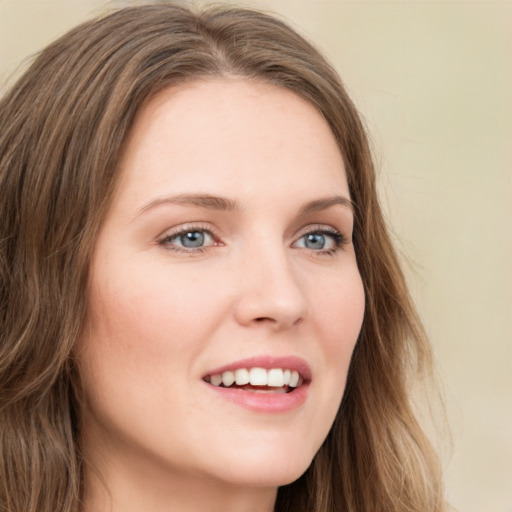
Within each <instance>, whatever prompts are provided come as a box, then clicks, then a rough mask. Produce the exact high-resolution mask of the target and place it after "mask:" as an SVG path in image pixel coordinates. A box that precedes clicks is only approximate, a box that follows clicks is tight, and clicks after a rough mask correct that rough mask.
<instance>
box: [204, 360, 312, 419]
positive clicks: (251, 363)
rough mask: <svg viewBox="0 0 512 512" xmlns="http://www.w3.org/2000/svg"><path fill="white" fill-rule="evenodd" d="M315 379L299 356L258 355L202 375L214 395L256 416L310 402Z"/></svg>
mask: <svg viewBox="0 0 512 512" xmlns="http://www.w3.org/2000/svg"><path fill="white" fill-rule="evenodd" d="M311 379H312V373H311V368H310V366H309V364H308V363H307V362H306V361H305V360H304V359H302V358H300V357H295V356H288V357H274V356H256V357H251V358H248V359H244V360H241V361H237V362H233V363H230V364H227V365H224V366H221V367H218V368H216V369H213V370H210V372H209V373H208V374H206V375H204V376H203V378H202V380H203V382H204V383H205V385H206V386H208V388H209V389H210V390H211V391H212V392H214V394H215V396H216V397H218V398H221V399H223V400H227V401H228V402H231V403H233V404H235V405H238V406H242V407H243V408H246V409H249V410H251V411H255V412H257V413H286V412H290V411H293V410H297V409H300V408H301V407H302V406H303V405H304V403H305V402H306V401H307V398H308V395H309V390H310V384H311Z"/></svg>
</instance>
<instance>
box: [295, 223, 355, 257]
mask: <svg viewBox="0 0 512 512" xmlns="http://www.w3.org/2000/svg"><path fill="white" fill-rule="evenodd" d="M344 242H345V238H344V237H343V235H342V234H341V233H339V232H338V231H336V230H334V229H325V228H323V229H317V230H315V231H310V232H309V233H306V234H305V235H302V236H301V237H300V238H299V239H298V240H297V241H296V242H295V244H294V246H295V247H299V248H304V249H310V250H311V251H316V252H321V253H334V252H336V250H337V249H339V248H340V247H341V246H342V245H343V243H344Z"/></svg>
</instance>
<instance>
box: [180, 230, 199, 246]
mask: <svg viewBox="0 0 512 512" xmlns="http://www.w3.org/2000/svg"><path fill="white" fill-rule="evenodd" d="M180 242H181V243H182V245H183V247H190V248H195V247H202V246H203V244H204V233H201V231H189V232H188V233H185V234H183V235H181V236H180Z"/></svg>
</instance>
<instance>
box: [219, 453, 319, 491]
mask: <svg viewBox="0 0 512 512" xmlns="http://www.w3.org/2000/svg"><path fill="white" fill-rule="evenodd" d="M264 451H265V450H264ZM295 452H297V450H295ZM314 455H315V454H314V453H313V454H304V453H287V454H283V453H282V451H280V450H275V451H274V452H273V453H269V452H267V455H263V454H262V453H259V454H254V455H253V456H250V455H249V454H247V453H246V454H244V455H239V456H238V457H237V459H235V460H223V461H222V462H221V461H219V460H218V461H217V464H216V466H217V471H218V469H221V470H222V475H221V478H222V479H223V480H224V481H226V482H229V483H230V484H234V485H237V486H241V487H280V486H283V485H288V484H290V483H292V482H294V481H295V480H297V479H298V478H299V477H300V476H301V475H302V474H303V473H304V472H305V471H306V470H307V469H308V467H309V466H310V464H311V461H312V460H313V457H314Z"/></svg>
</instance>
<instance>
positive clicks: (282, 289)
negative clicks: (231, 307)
mask: <svg viewBox="0 0 512 512" xmlns="http://www.w3.org/2000/svg"><path fill="white" fill-rule="evenodd" d="M288 250H290V249H288ZM286 251H287V249H286V248H285V247H281V248H280V249H275V247H274V248H272V249H270V250H267V251H265V250H260V251H258V252H253V253H252V254H251V255H249V256H247V255H246V256H245V257H244V262H243V264H242V265H241V266H240V268H241V270H242V275H239V281H238V284H237V286H238V287H239V293H238V294H237V296H238V300H237V303H236V306H235V317H236V320H237V321H238V323H239V324H241V325H243V326H256V325H261V326H263V325H266V326H268V327H270V328H271V329H273V330H275V331H280V330H285V329H288V328H290V327H293V326H296V325H298V324H300V323H301V322H302V321H303V320H304V319H305V318H306V316H307V311H308V302H307V297H306V293H305V290H304V289H303V286H301V283H300V280H299V279H298V277H300V276H299V275H297V273H298V270H297V269H294V268H293V266H292V265H291V262H290V261H289V259H288V257H287V254H286Z"/></svg>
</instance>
